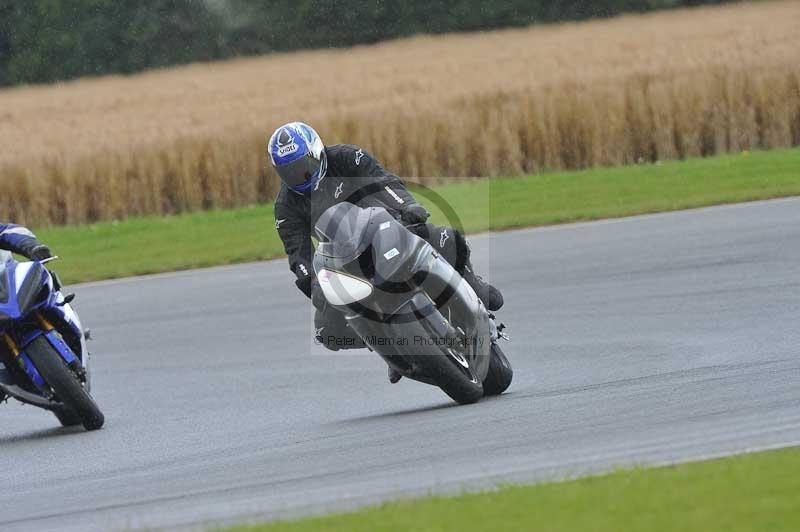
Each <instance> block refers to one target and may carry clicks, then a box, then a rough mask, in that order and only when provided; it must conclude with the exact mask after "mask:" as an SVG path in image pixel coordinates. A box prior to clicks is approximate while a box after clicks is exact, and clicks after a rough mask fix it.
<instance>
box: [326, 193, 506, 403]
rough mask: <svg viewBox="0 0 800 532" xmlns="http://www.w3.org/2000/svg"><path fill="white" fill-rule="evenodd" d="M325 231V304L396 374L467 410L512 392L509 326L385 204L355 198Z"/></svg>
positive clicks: (335, 210) (331, 217) (331, 214)
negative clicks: (503, 343)
mask: <svg viewBox="0 0 800 532" xmlns="http://www.w3.org/2000/svg"><path fill="white" fill-rule="evenodd" d="M315 230H316V233H317V237H318V239H319V246H318V247H317V250H316V252H315V255H314V270H315V272H316V274H317V279H318V281H319V283H320V286H321V288H322V292H323V294H324V295H325V299H326V300H327V301H328V303H329V304H331V305H333V306H334V307H336V308H337V309H339V310H341V311H342V312H343V313H344V314H345V318H346V320H347V323H348V325H349V326H350V327H351V328H352V329H353V330H354V331H355V332H356V333H357V334H358V335H359V336H360V337H361V338H362V339H363V340H364V342H365V343H366V344H367V347H368V348H369V349H371V350H372V351H375V352H376V353H377V354H378V355H380V356H381V357H382V358H383V359H384V360H385V361H386V362H387V363H388V364H389V365H390V366H391V367H392V368H394V369H395V370H396V371H397V372H399V373H400V374H401V375H402V376H404V377H407V378H409V379H413V380H417V381H420V382H424V383H427V384H431V385H433V386H438V387H439V388H441V389H442V390H443V391H444V392H445V393H446V394H447V395H449V396H450V397H451V398H452V399H453V400H455V401H456V402H458V403H461V404H469V403H474V402H476V401H478V400H479V399H480V398H481V397H483V396H485V395H499V394H501V393H503V392H504V391H505V390H506V389H507V388H508V386H509V385H510V384H511V379H512V377H513V370H512V368H511V364H510V363H509V361H508V358H507V357H506V356H505V354H503V351H502V350H501V349H500V346H499V345H498V341H499V340H500V339H501V338H506V339H507V336H506V335H505V334H504V333H503V332H502V331H503V328H504V326H503V325H502V324H499V325H498V324H497V322H496V321H495V317H494V316H493V315H492V314H490V313H489V312H488V311H487V309H486V308H485V307H484V305H483V303H482V302H481V300H480V299H479V298H478V297H477V295H476V294H475V291H474V290H473V289H472V287H470V286H469V284H467V282H466V281H464V279H463V278H462V277H461V276H460V275H459V274H458V272H457V271H456V270H455V269H454V268H453V267H452V266H451V265H450V263H449V262H447V261H446V260H445V259H444V257H442V256H441V254H440V253H438V252H437V251H436V250H435V249H434V248H433V247H432V246H431V245H430V244H429V243H428V242H426V241H425V240H423V239H422V238H420V237H419V236H417V235H415V234H414V233H413V232H411V231H410V230H409V229H407V228H406V227H405V226H404V225H403V224H401V223H400V222H398V221H397V220H395V218H393V217H392V216H391V215H390V214H389V213H388V212H387V211H386V210H385V209H383V208H381V207H368V208H362V207H359V206H357V205H354V204H352V203H347V202H343V203H338V204H336V205H334V206H332V207H330V208H329V209H328V210H327V211H325V212H324V213H323V215H322V216H321V217H320V218H319V220H318V221H317V223H316V226H315Z"/></svg>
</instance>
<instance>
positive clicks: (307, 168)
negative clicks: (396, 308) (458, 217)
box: [268, 122, 503, 382]
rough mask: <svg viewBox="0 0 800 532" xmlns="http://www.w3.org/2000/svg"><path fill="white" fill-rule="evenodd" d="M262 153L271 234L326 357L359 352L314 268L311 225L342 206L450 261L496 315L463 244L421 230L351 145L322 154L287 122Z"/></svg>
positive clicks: (404, 199) (394, 186)
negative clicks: (386, 216) (392, 225)
mask: <svg viewBox="0 0 800 532" xmlns="http://www.w3.org/2000/svg"><path fill="white" fill-rule="evenodd" d="M268 150H269V156H270V161H271V162H272V165H273V166H274V167H275V170H276V171H277V173H278V175H279V176H280V178H281V187H280V191H279V192H278V195H277V198H276V199H275V228H276V229H277V231H278V235H279V236H280V238H281V240H282V241H283V245H284V249H285V250H286V254H287V255H288V257H289V268H290V269H291V271H292V272H293V273H294V274H295V276H296V277H297V280H296V281H295V284H296V285H297V287H298V288H299V289H300V290H301V291H302V292H303V293H304V294H305V295H306V296H307V297H309V298H310V299H311V300H312V303H313V304H314V306H315V308H316V309H317V310H316V314H315V317H314V326H315V330H316V334H315V336H316V340H317V341H318V342H319V343H321V344H323V345H324V346H325V347H327V348H328V349H331V350H334V351H337V350H339V349H354V348H360V347H365V344H364V342H363V341H362V340H361V338H359V337H358V335H356V334H355V332H354V331H352V330H351V329H350V328H349V327H348V326H347V323H346V320H345V318H344V315H343V314H342V313H341V312H340V311H338V310H336V309H335V308H333V307H331V306H329V305H328V304H327V302H326V301H325V297H324V296H323V294H322V290H321V288H320V286H319V283H318V282H317V280H316V278H315V275H314V269H313V266H312V262H313V256H314V246H313V244H312V241H311V236H312V232H313V231H314V225H315V223H316V222H317V219H318V218H319V217H320V216H321V215H322V213H323V212H325V211H326V210H327V209H328V208H329V207H331V206H332V205H334V204H336V203H339V202H341V201H347V202H350V203H354V204H356V205H359V206H361V207H374V206H380V207H383V208H385V209H386V210H387V211H388V212H389V213H390V214H392V215H393V216H394V217H395V218H396V219H398V220H399V221H401V222H402V223H403V224H404V225H405V226H406V227H409V229H411V230H412V231H414V232H415V233H416V234H418V235H419V236H420V237H422V238H424V239H425V240H427V241H428V242H430V244H431V245H432V246H434V248H435V249H437V250H438V251H439V252H440V253H441V254H442V256H444V257H445V258H446V259H448V260H449V261H450V262H451V264H453V266H454V268H455V269H456V270H457V271H458V272H459V273H460V274H461V276H462V277H463V278H464V280H465V281H467V283H469V284H470V286H472V288H473V289H474V290H475V292H476V294H477V295H478V297H480V298H481V300H482V301H483V303H484V305H485V306H486V308H487V309H489V310H498V309H499V308H500V307H501V306H502V305H503V296H502V295H501V293H500V291H499V290H497V289H496V288H495V287H493V286H492V285H490V284H488V283H487V282H485V281H484V280H483V279H482V278H481V277H479V276H478V275H476V274H475V273H474V272H473V271H472V264H471V262H470V257H469V255H470V251H469V246H468V245H467V242H466V239H465V238H464V236H463V235H462V234H461V233H460V232H458V231H456V230H455V229H452V228H450V227H440V226H434V225H432V224H429V223H427V219H428V217H429V216H430V213H428V211H427V210H426V209H425V208H424V207H423V206H422V205H420V204H419V203H417V201H416V200H415V199H414V197H413V196H412V195H411V193H410V192H409V191H408V190H407V189H406V187H405V184H404V183H403V181H402V180H400V178H399V177H397V176H396V175H394V174H392V173H391V172H388V171H387V170H385V169H384V168H383V167H382V166H381V165H380V164H379V163H378V161H377V160H375V158H373V157H372V156H371V155H370V154H369V153H367V152H366V151H364V150H363V149H362V148H360V147H358V146H354V145H350V144H336V145H332V146H325V145H324V144H323V143H322V140H321V139H320V137H319V135H318V134H317V132H316V131H314V129H313V128H311V127H310V126H308V125H307V124H304V123H302V122H290V123H288V124H285V125H283V126H281V127H279V128H278V129H276V130H275V132H274V133H273V134H272V136H271V137H270V139H269V144H268ZM389 380H390V381H391V382H397V380H399V375H398V374H395V373H393V372H392V371H391V370H390V376H389Z"/></svg>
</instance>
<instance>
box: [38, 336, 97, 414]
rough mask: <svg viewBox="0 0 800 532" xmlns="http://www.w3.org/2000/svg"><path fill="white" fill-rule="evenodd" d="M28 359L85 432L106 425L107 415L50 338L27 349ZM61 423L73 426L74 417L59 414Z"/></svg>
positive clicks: (40, 339) (41, 337)
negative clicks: (51, 343) (52, 344)
mask: <svg viewBox="0 0 800 532" xmlns="http://www.w3.org/2000/svg"><path fill="white" fill-rule="evenodd" d="M25 351H26V353H27V354H28V357H29V358H30V359H31V362H33V365H34V366H36V369H37V370H39V374H40V375H41V376H42V378H43V379H44V381H45V382H46V383H47V384H48V385H49V386H50V387H51V388H52V389H53V391H54V392H55V394H56V396H57V397H58V399H59V400H60V401H61V402H62V403H64V406H65V407H66V408H67V409H68V410H72V411H73V412H74V413H75V414H76V415H77V417H78V418H80V422H81V423H82V424H83V427H84V428H85V429H86V430H97V429H99V428H100V427H102V426H103V423H105V416H103V413H102V412H101V411H100V408H99V407H98V406H97V403H95V402H94V399H92V397H91V396H90V395H89V393H88V392H87V391H86V390H85V389H84V388H83V385H82V384H81V382H80V381H79V380H78V377H77V375H75V373H73V372H72V370H70V369H69V368H68V367H67V364H66V363H65V362H64V359H63V358H61V355H59V354H58V352H56V350H55V349H53V346H51V345H50V342H48V341H47V338H45V337H44V336H40V337H38V338H37V339H35V340H34V341H33V342H31V343H30V345H28V347H27V348H26V350H25ZM56 417H58V419H59V421H61V423H62V424H64V422H65V421H66V422H67V423H70V422H71V421H73V417H72V416H70V415H66V416H64V419H63V420H62V418H61V416H59V415H58V414H56Z"/></svg>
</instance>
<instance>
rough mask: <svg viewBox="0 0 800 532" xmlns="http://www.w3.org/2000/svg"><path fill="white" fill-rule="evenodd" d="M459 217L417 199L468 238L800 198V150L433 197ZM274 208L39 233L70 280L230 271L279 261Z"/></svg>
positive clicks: (469, 186)
mask: <svg viewBox="0 0 800 532" xmlns="http://www.w3.org/2000/svg"><path fill="white" fill-rule="evenodd" d="M430 190H432V191H433V193H435V194H436V195H437V196H440V197H441V198H443V199H444V200H445V202H446V204H447V205H449V206H450V207H452V210H453V211H455V213H456V214H457V217H458V219H456V220H454V219H453V217H450V218H446V217H445V216H444V214H443V211H442V210H441V209H438V208H436V203H435V202H432V201H430V199H426V198H425V196H426V195H427V196H429V197H432V196H431V193H430V192H428V191H426V190H420V191H419V192H418V194H417V196H418V198H420V200H421V201H423V203H426V204H427V205H428V206H429V207H431V210H432V211H433V212H434V216H435V218H436V220H435V221H437V222H439V223H453V222H454V221H455V222H456V223H458V222H461V224H460V225H462V226H463V227H464V228H465V229H466V230H467V231H468V232H473V233H474V232H478V231H485V230H488V229H494V230H499V229H507V228H512V227H525V226H536V225H548V224H555V223H563V222H570V221H578V220H593V219H598V218H609V217H617V216H626V215H631V214H639V213H646V212H658V211H668V210H675V209H684V208H689V207H700V206H705V205H714V204H719V203H732V202H740V201H747V200H755V199H767V198H774V197H780V196H791V195H800V149H790V150H775V151H769V152H753V153H747V152H746V153H742V154H738V155H729V156H722V157H716V158H708V159H696V160H688V161H680V162H670V163H663V164H660V165H654V164H647V165H638V166H628V167H621V168H612V169H600V170H587V171H582V172H571V173H553V174H543V175H537V176H531V177H525V178H514V179H494V180H477V181H474V182H472V183H458V184H449V185H442V186H438V187H434V188H433V189H430ZM273 226H274V219H273V210H272V205H264V206H259V207H246V208H241V209H231V210H218V211H208V212H198V213H191V214H184V215H179V216H171V217H151V218H139V219H130V220H127V221H123V222H119V223H113V222H103V223H98V224H93V225H84V226H74V227H73V226H67V227H54V228H50V229H44V230H40V231H36V233H37V234H38V236H39V237H40V238H42V239H43V240H44V241H46V242H47V243H48V244H50V245H51V247H52V248H53V250H54V251H55V252H56V253H57V254H59V255H60V256H61V257H63V260H61V261H59V262H58V263H55V264H54V268H55V269H56V270H57V271H58V272H59V273H60V274H61V275H62V277H63V279H64V280H65V281H66V282H71V283H74V282H78V281H87V280H95V279H107V278H114V277H124V276H128V275H133V274H144V273H155V272H163V271H171V270H181V269H188V268H195V267H201V266H212V265H218V264H230V263H235V262H243V261H250V260H257V259H265V258H272V257H277V256H280V255H282V253H283V248H282V246H281V243H280V241H279V239H278V236H277V233H276V231H275V230H274V229H273Z"/></svg>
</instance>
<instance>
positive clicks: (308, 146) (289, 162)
mask: <svg viewBox="0 0 800 532" xmlns="http://www.w3.org/2000/svg"><path fill="white" fill-rule="evenodd" d="M269 158H270V160H271V161H272V166H274V167H275V170H276V171H277V172H278V175H279V176H280V178H281V180H282V181H283V182H284V183H286V185H287V186H288V187H289V188H291V189H292V190H294V191H295V192H300V193H304V192H308V191H309V190H311V189H313V188H314V187H315V186H316V185H317V183H318V182H319V180H320V179H322V178H323V177H325V171H326V170H327V169H328V159H327V157H326V155H325V145H324V144H322V139H320V138H319V135H317V132H316V131H314V129H313V128H312V127H311V126H309V125H307V124H304V123H302V122H290V123H288V124H285V125H283V126H281V127H279V128H278V129H276V130H275V133H273V134H272V137H270V139H269Z"/></svg>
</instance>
